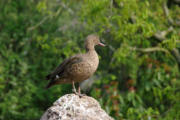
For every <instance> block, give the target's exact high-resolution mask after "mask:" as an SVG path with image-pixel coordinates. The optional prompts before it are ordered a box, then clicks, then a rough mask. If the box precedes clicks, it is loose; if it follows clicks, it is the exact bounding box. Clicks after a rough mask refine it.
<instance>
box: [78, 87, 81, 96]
mask: <svg viewBox="0 0 180 120" xmlns="http://www.w3.org/2000/svg"><path fill="white" fill-rule="evenodd" d="M78 93H79V94H81V88H80V85H79V86H78Z"/></svg>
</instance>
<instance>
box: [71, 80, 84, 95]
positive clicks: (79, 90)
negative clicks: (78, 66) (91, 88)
mask: <svg viewBox="0 0 180 120" xmlns="http://www.w3.org/2000/svg"><path fill="white" fill-rule="evenodd" d="M72 87H73V89H72V90H73V92H74V93H75V94H76V95H78V96H79V97H83V96H85V95H84V94H81V88H80V85H79V87H78V92H77V91H76V87H75V84H74V81H72Z"/></svg>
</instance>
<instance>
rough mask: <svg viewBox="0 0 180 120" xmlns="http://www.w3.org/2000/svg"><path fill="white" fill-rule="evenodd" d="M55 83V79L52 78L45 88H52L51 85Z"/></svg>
mask: <svg viewBox="0 0 180 120" xmlns="http://www.w3.org/2000/svg"><path fill="white" fill-rule="evenodd" d="M54 84H55V83H54V81H53V80H51V81H50V82H49V83H48V85H47V86H46V87H45V89H48V88H50V87H51V86H53V85H54Z"/></svg>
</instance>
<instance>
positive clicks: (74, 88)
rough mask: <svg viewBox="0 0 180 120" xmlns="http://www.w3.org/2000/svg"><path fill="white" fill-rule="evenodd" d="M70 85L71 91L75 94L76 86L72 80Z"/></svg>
mask: <svg viewBox="0 0 180 120" xmlns="http://www.w3.org/2000/svg"><path fill="white" fill-rule="evenodd" d="M72 87H73V89H72V91H73V92H74V93H75V94H77V92H76V87H75V85H74V81H72Z"/></svg>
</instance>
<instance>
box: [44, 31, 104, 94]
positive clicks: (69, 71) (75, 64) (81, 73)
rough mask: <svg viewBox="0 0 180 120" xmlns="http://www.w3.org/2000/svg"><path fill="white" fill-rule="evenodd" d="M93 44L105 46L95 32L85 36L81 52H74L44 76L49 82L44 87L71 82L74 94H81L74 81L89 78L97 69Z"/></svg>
mask: <svg viewBox="0 0 180 120" xmlns="http://www.w3.org/2000/svg"><path fill="white" fill-rule="evenodd" d="M95 46H103V47H104V46H105V45H104V44H103V43H101V42H100V38H99V36H98V35H96V34H91V35H88V36H87V37H86V40H85V49H86V52H85V53H83V54H76V55H74V56H72V57H70V58H67V59H65V60H64V61H63V62H62V63H61V64H60V65H59V66H58V67H57V68H56V69H55V70H54V71H53V72H51V73H50V74H48V75H47V76H46V79H47V80H49V81H50V82H49V83H48V85H47V86H46V88H50V87H52V86H54V85H58V84H67V83H68V84H72V88H73V89H72V90H73V92H74V93H75V94H77V95H81V90H80V86H79V87H78V92H77V90H76V87H75V83H80V82H82V81H84V80H87V79H88V78H90V77H91V76H92V75H93V74H94V73H95V72H96V70H97V68H98V65H99V58H98V54H97V52H96V50H95Z"/></svg>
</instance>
